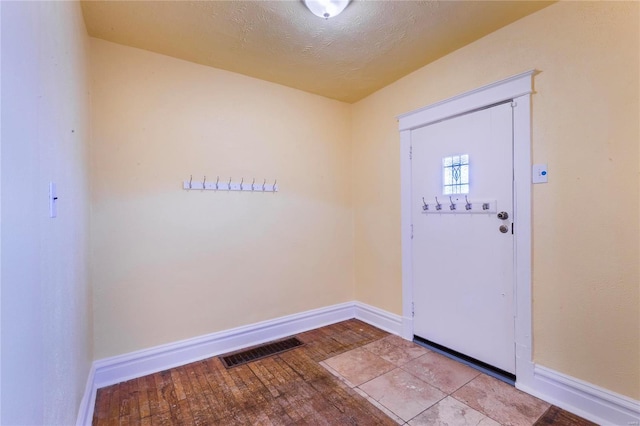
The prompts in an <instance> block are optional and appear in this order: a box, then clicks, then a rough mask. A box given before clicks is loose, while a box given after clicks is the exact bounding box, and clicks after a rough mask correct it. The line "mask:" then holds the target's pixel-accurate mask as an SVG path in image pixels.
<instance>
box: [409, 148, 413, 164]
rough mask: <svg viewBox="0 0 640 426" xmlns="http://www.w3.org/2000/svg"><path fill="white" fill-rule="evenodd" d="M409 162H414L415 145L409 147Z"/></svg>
mask: <svg viewBox="0 0 640 426" xmlns="http://www.w3.org/2000/svg"><path fill="white" fill-rule="evenodd" d="M409 160H413V145H410V146H409Z"/></svg>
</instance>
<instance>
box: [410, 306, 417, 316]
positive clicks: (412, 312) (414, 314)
mask: <svg viewBox="0 0 640 426" xmlns="http://www.w3.org/2000/svg"><path fill="white" fill-rule="evenodd" d="M415 316H416V310H415V306H414V304H413V302H411V317H412V318H413V317H415Z"/></svg>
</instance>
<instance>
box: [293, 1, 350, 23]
mask: <svg viewBox="0 0 640 426" xmlns="http://www.w3.org/2000/svg"><path fill="white" fill-rule="evenodd" d="M303 1H304V5H305V6H307V8H308V9H309V10H310V11H311V13H313V14H314V15H316V16H319V17H320V18H324V19H329V18H333V17H334V16H338V14H340V12H342V11H343V10H344V8H345V7H347V5H348V4H349V1H350V0H303Z"/></svg>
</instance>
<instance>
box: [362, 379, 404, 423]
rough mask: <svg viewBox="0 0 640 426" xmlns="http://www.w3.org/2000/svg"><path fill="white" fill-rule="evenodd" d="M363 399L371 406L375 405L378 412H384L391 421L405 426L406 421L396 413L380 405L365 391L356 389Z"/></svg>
mask: <svg viewBox="0 0 640 426" xmlns="http://www.w3.org/2000/svg"><path fill="white" fill-rule="evenodd" d="M354 390H355V391H356V392H357V393H358V394H359V395H360V396H361V397H363V398H364V399H366V400H367V401H369V402H370V403H371V404H373V405H375V406H376V407H377V408H378V410H380V411H382V412H383V413H384V414H386V416H387V417H389V418H390V419H391V420H393V421H394V422H396V423H398V424H399V425H403V424H405V421H404V420H402V419H401V418H400V417H398V416H396V415H395V413H393V412H392V411H391V410H389V409H388V408H387V407H385V406H384V405H382V404H380V403H379V402H378V401H376V400H375V399H373V398H372V397H371V396H369V395H368V394H367V393H366V392H365V391H363V390H362V389H359V388H355V389H354Z"/></svg>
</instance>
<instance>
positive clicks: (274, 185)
mask: <svg viewBox="0 0 640 426" xmlns="http://www.w3.org/2000/svg"><path fill="white" fill-rule="evenodd" d="M276 183H278V179H276V180H275V181H274V182H273V190H272V191H271V192H276Z"/></svg>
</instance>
